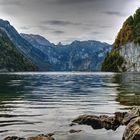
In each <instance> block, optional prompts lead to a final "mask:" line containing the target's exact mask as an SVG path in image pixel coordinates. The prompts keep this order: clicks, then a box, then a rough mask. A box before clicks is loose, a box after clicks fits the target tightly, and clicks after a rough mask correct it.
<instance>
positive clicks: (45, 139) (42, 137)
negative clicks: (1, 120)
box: [27, 135, 54, 140]
mask: <svg viewBox="0 0 140 140" xmlns="http://www.w3.org/2000/svg"><path fill="white" fill-rule="evenodd" d="M27 140H54V138H53V137H51V136H50V135H38V136H36V137H30V138H28V139H27Z"/></svg>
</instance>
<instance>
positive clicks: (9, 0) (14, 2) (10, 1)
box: [0, 0, 22, 6]
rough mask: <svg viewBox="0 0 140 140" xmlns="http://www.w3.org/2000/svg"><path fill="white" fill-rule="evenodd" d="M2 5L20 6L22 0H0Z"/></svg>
mask: <svg viewBox="0 0 140 140" xmlns="http://www.w3.org/2000/svg"><path fill="white" fill-rule="evenodd" d="M0 5H3V6H4V5H5V6H19V5H22V1H21V0H3V1H0Z"/></svg>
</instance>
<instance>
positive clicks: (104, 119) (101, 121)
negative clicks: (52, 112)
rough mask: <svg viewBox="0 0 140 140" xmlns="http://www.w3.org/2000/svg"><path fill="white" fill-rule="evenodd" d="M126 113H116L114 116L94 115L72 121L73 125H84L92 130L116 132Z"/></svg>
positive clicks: (83, 116)
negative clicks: (103, 129)
mask: <svg viewBox="0 0 140 140" xmlns="http://www.w3.org/2000/svg"><path fill="white" fill-rule="evenodd" d="M125 114H126V113H121V112H117V113H116V114H115V116H106V115H101V116H95V115H82V116H79V117H78V118H77V119H75V120H73V123H78V124H85V125H90V126H92V128H93V129H102V128H105V129H107V130H109V129H112V130H116V129H117V128H118V127H119V126H120V125H121V124H122V120H123V118H124V115H125Z"/></svg>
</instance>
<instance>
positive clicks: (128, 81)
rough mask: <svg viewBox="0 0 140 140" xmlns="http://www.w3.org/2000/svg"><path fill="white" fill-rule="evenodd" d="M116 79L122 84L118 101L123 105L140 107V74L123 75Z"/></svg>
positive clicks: (119, 88) (117, 76)
mask: <svg viewBox="0 0 140 140" xmlns="http://www.w3.org/2000/svg"><path fill="white" fill-rule="evenodd" d="M115 78H116V81H117V82H118V83H119V84H120V86H119V87H118V91H119V92H118V96H117V98H116V101H118V102H120V103H121V104H122V105H129V106H134V105H136V106H140V73H123V74H121V75H116V76H115Z"/></svg>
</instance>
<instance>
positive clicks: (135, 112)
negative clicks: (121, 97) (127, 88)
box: [122, 107, 140, 125]
mask: <svg viewBox="0 0 140 140" xmlns="http://www.w3.org/2000/svg"><path fill="white" fill-rule="evenodd" d="M139 116H140V107H134V108H133V109H132V110H130V111H129V112H127V113H126V114H125V116H124V119H123V122H122V123H123V124H125V125H127V124H128V123H129V122H130V121H131V120H132V119H134V118H136V117H139Z"/></svg>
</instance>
